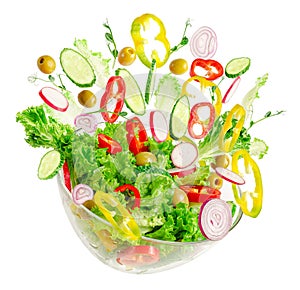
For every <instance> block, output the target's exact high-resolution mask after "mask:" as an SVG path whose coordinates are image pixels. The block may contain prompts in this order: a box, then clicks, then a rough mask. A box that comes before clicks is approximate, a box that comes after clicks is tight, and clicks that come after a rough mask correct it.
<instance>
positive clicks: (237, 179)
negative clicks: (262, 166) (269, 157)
mask: <svg viewBox="0 0 300 290" xmlns="http://www.w3.org/2000/svg"><path fill="white" fill-rule="evenodd" d="M215 171H216V173H217V174H218V175H219V176H220V177H222V178H223V179H225V180H227V181H229V182H231V183H234V184H238V185H242V184H245V180H244V179H243V178H242V177H241V176H240V175H238V174H236V173H235V172H233V171H231V170H229V169H227V168H224V167H216V168H215Z"/></svg>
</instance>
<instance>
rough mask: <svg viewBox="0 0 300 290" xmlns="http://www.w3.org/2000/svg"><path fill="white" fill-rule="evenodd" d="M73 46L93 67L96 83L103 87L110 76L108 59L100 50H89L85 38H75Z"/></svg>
mask: <svg viewBox="0 0 300 290" xmlns="http://www.w3.org/2000/svg"><path fill="white" fill-rule="evenodd" d="M74 46H75V47H76V48H77V49H78V51H79V52H80V53H81V54H82V55H83V56H84V57H85V58H86V59H87V60H88V62H89V63H90V65H91V66H92V67H93V69H94V71H95V74H96V85H97V86H99V87H100V88H102V89H103V88H105V86H106V83H107V80H108V78H109V77H110V68H109V62H110V59H104V58H103V57H102V54H101V52H93V51H91V50H89V48H88V44H87V41H86V40H85V39H75V41H74Z"/></svg>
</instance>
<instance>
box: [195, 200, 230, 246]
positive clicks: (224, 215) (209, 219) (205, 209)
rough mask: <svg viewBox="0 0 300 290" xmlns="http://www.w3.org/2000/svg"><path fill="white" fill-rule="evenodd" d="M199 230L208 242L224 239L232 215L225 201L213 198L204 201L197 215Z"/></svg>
mask: <svg viewBox="0 0 300 290" xmlns="http://www.w3.org/2000/svg"><path fill="white" fill-rule="evenodd" d="M198 222H199V228H200V230H201V233H202V234H203V235H204V236H205V237H206V238H207V239H209V240H212V241H218V240H221V239H222V238H224V237H225V236H226V235H227V233H228V232H229V230H230V228H231V226H232V215H231V210H230V207H229V205H228V204H227V202H226V201H224V200H222V199H219V198H213V199H208V200H207V201H205V202H204V203H203V204H202V206H201V208H200V214H199V220H198Z"/></svg>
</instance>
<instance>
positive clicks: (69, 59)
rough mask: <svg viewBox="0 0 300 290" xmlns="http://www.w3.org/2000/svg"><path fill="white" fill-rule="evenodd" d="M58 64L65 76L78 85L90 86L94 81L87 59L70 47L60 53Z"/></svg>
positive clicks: (93, 73) (93, 74)
mask: <svg viewBox="0 0 300 290" xmlns="http://www.w3.org/2000/svg"><path fill="white" fill-rule="evenodd" d="M60 64H61V67H62V69H63V71H64V72H65V74H66V75H67V77H68V78H69V79H70V80H71V81H72V82H73V83H74V84H75V85H77V86H78V87H81V88H84V87H91V86H92V85H93V84H95V82H96V76H95V72H94V70H93V68H92V66H91V65H90V63H89V62H88V60H87V59H86V58H85V57H84V56H83V55H81V54H80V53H79V52H77V51H76V50H74V49H71V48H64V49H63V50H62V51H61V53H60Z"/></svg>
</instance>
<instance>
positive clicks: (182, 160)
mask: <svg viewBox="0 0 300 290" xmlns="http://www.w3.org/2000/svg"><path fill="white" fill-rule="evenodd" d="M197 157H198V149H197V147H196V146H195V145H194V144H192V143H190V142H182V143H179V144H178V145H176V146H175V147H174V149H173V151H172V153H171V159H172V162H173V164H174V165H175V166H176V167H178V168H185V167H188V166H189V165H191V164H193V163H194V162H195V160H196V159H197Z"/></svg>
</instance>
